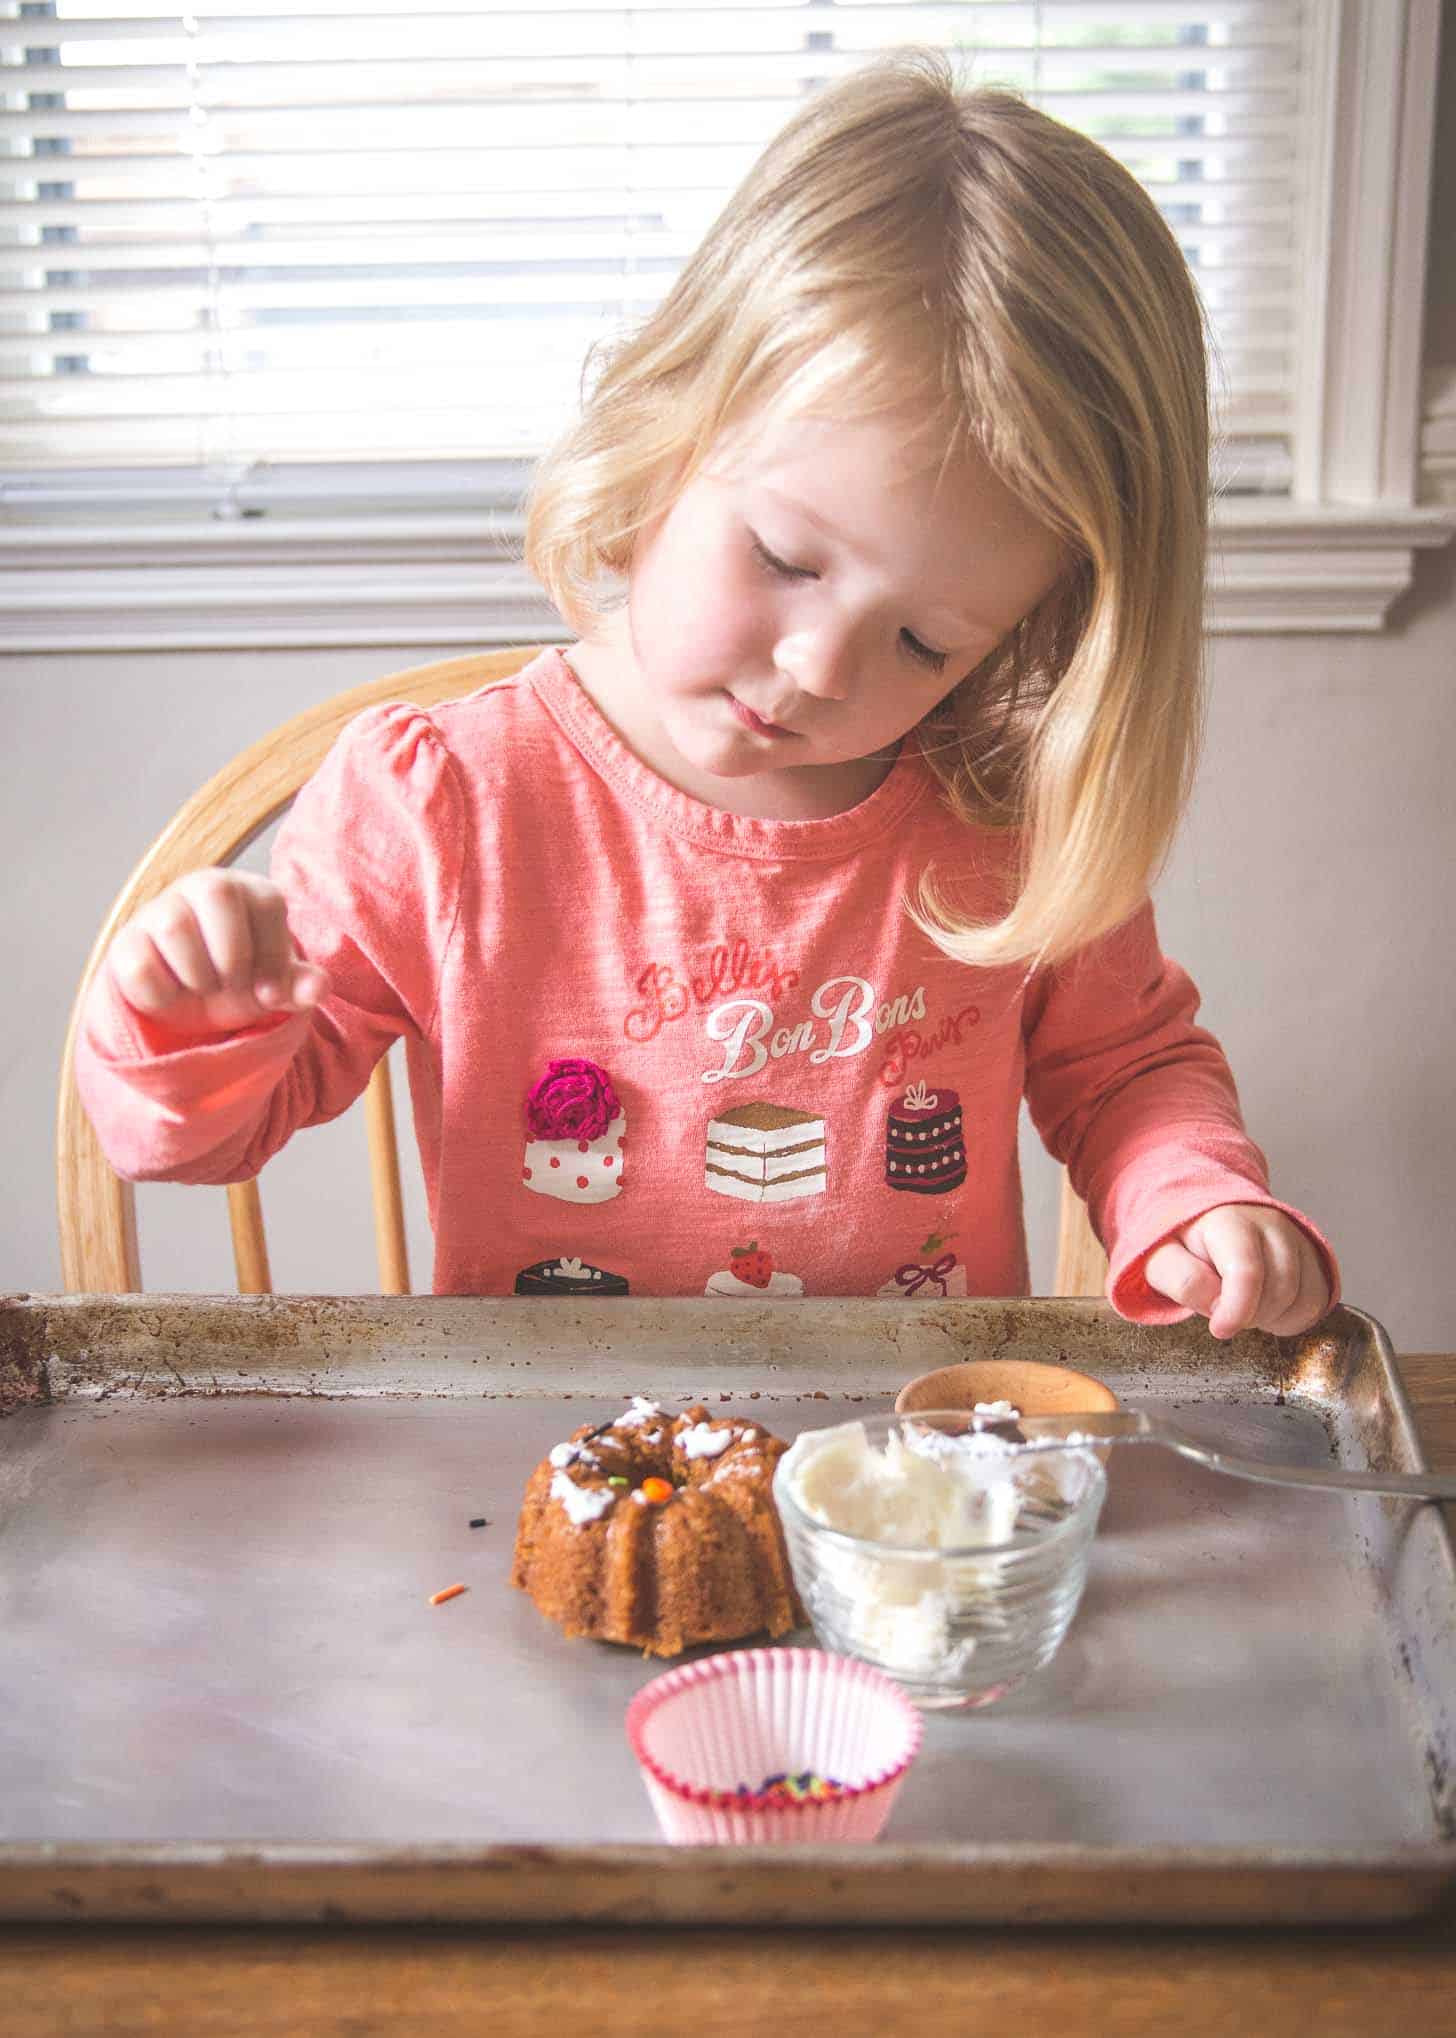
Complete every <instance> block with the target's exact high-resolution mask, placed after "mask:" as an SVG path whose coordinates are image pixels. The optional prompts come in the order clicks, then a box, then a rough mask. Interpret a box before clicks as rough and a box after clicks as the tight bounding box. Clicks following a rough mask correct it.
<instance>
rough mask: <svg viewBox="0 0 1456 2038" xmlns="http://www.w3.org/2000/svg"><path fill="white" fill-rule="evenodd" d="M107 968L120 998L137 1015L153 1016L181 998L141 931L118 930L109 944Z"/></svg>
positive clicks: (165, 968) (155, 949)
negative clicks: (137, 1013)
mask: <svg viewBox="0 0 1456 2038" xmlns="http://www.w3.org/2000/svg"><path fill="white" fill-rule="evenodd" d="M109 966H110V969H111V974H112V977H113V978H114V980H115V983H116V987H117V989H118V990H119V991H120V992H121V995H122V997H123V998H125V1000H126V1002H127V1003H128V1004H129V1005H131V1006H133V1007H134V1008H135V1009H136V1010H137V1011H138V1012H145V1013H147V1014H149V1015H152V1016H155V1015H156V1014H158V1013H162V1012H165V1011H166V1010H167V1008H168V1007H169V1006H170V1005H174V1004H175V1003H176V1002H177V999H178V998H179V997H181V996H183V995H184V993H183V990H182V986H181V985H180V984H179V983H178V981H177V979H176V977H175V976H174V975H173V974H172V972H171V970H170V969H168V967H167V965H166V963H165V962H164V961H163V960H162V957H161V956H160V954H159V953H158V952H157V947H156V944H155V943H154V942H153V940H152V938H151V936H150V935H149V934H148V933H147V932H146V930H145V928H142V927H138V926H136V925H132V926H130V927H123V928H122V930H121V932H120V934H118V935H117V937H116V939H115V941H114V942H113V943H112V945H111V954H110V957H109Z"/></svg>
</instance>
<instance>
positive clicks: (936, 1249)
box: [875, 1231, 966, 1302]
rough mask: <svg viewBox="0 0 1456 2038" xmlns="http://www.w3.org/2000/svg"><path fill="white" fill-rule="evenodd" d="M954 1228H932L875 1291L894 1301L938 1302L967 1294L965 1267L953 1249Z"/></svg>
mask: <svg viewBox="0 0 1456 2038" xmlns="http://www.w3.org/2000/svg"><path fill="white" fill-rule="evenodd" d="M954 1237H955V1233H954V1232H953V1231H946V1232H940V1231H932V1232H931V1234H930V1236H929V1237H928V1238H927V1239H926V1240H925V1242H924V1243H923V1244H922V1245H920V1246H918V1247H917V1248H916V1250H915V1252H914V1254H913V1255H912V1256H911V1258H909V1259H908V1260H906V1261H904V1262H903V1264H902V1265H900V1266H898V1267H896V1269H895V1271H894V1273H893V1274H892V1275H891V1277H890V1279H889V1280H888V1281H886V1282H885V1284H884V1286H883V1287H881V1288H877V1289H876V1290H875V1293H876V1294H877V1295H880V1296H884V1297H886V1298H887V1299H889V1300H891V1301H898V1302H909V1301H911V1300H912V1299H913V1300H914V1301H917V1302H939V1301H940V1300H941V1299H942V1297H944V1296H947V1295H959V1296H962V1297H963V1296H964V1295H965V1293H966V1270H965V1268H964V1267H963V1266H962V1265H961V1264H960V1262H959V1260H958V1259H957V1258H956V1255H955V1254H954V1252H952V1251H951V1250H950V1241H951V1240H952V1239H953V1238H954Z"/></svg>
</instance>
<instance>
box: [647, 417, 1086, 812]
mask: <svg viewBox="0 0 1456 2038" xmlns="http://www.w3.org/2000/svg"><path fill="white" fill-rule="evenodd" d="M921 445H922V446H923V441H922V442H921ZM1066 564H1067V558H1066V554H1065V552H1064V551H1063V549H1062V548H1061V547H1060V545H1059V544H1058V542H1057V541H1056V540H1055V539H1054V538H1053V537H1052V535H1051V534H1050V533H1049V532H1048V531H1047V530H1046V529H1045V528H1044V527H1043V526H1042V525H1040V524H1039V523H1037V522H1036V520H1035V519H1034V518H1033V517H1032V516H1031V515H1030V514H1029V513H1028V512H1027V511H1026V510H1025V509H1023V508H1022V506H1021V505H1020V504H1019V502H1018V501H1017V500H1016V498H1015V497H1014V496H1013V495H1012V494H1011V493H1010V492H1009V490H1007V489H1006V488H1005V487H1004V486H1003V484H1002V483H1001V482H1000V481H998V480H997V479H996V477H995V476H994V475H993V474H992V472H991V471H990V469H989V468H988V467H986V466H985V465H984V463H982V462H980V461H979V460H970V459H967V460H965V461H962V462H960V463H959V464H958V465H957V466H956V467H955V468H954V469H953V470H951V471H949V472H947V473H945V474H944V475H940V474H939V473H938V472H937V469H936V467H935V466H933V465H929V464H927V462H926V460H925V457H924V454H923V451H921V450H918V449H917V447H916V444H915V434H914V433H913V432H912V430H911V429H910V426H909V423H908V421H907V420H906V419H899V420H896V419H895V418H894V417H893V416H889V417H883V418H876V419H871V420H868V421H860V422H858V423H853V424H837V423H833V422H831V421H829V420H827V419H823V418H803V417H800V418H780V419H771V420H770V421H768V422H767V423H763V424H760V425H759V427H758V428H757V429H756V430H754V431H752V432H751V433H745V434H740V435H738V436H737V437H735V439H734V440H733V441H732V442H731V444H729V445H726V446H724V447H722V448H720V449H719V452H718V454H717V456H716V457H715V458H714V459H713V460H712V461H710V463H709V464H708V466H707V467H706V468H705V469H704V470H703V471H702V472H700V473H699V475H698V476H697V477H696V478H695V479H694V480H692V481H691V482H689V484H688V485H687V487H686V488H685V489H684V490H683V492H682V493H681V495H679V496H678V498H677V499H676V501H675V502H674V503H673V504H672V506H671V508H670V509H669V510H668V511H667V512H666V513H665V514H664V515H663V516H662V517H661V518H660V519H659V521H658V522H657V523H656V524H654V525H652V526H651V527H650V528H649V529H648V530H647V532H646V533H645V534H644V536H643V537H642V539H641V540H640V541H639V544H638V546H637V550H636V554H635V557H634V560H633V564H632V570H631V574H630V586H629V597H628V605H627V612H626V629H625V637H626V644H625V646H624V647H622V648H623V649H624V651H625V652H626V653H627V667H628V669H629V673H630V679H629V689H628V690H629V692H630V694H631V696H632V698H631V700H630V701H629V703H628V704H627V705H626V706H625V709H623V707H622V703H621V701H620V698H619V700H618V709H619V712H621V713H622V715H623V721H624V734H626V735H627V737H628V739H629V741H632V742H633V743H634V744H635V745H636V747H638V749H639V750H641V751H642V753H643V754H644V755H645V756H646V758H647V761H648V762H649V763H651V764H652V765H653V766H654V767H655V768H656V769H657V770H659V771H661V772H662V773H663V775H664V776H666V777H668V778H669V779H670V780H672V781H673V782H675V783H677V784H678V785H680V786H682V787H683V788H684V789H685V790H687V791H690V792H693V793H695V794H697V795H698V796H699V797H703V798H706V799H708V800H709V801H710V802H714V803H716V804H719V805H723V806H729V807H732V808H735V809H737V810H738V811H748V812H755V813H762V814H775V813H777V814H780V815H783V816H785V817H788V816H792V815H796V814H800V815H802V814H807V813H815V812H835V811H838V810H839V809H840V808H841V807H843V806H848V805H852V804H854V803H855V801H856V800H858V799H861V798H863V797H864V796H865V795H866V793H867V792H868V791H869V790H870V789H871V788H872V787H873V786H874V785H875V784H877V783H878V781H879V779H880V778H881V777H883V775H884V772H885V770H886V769H887V768H888V765H887V753H893V748H894V745H895V744H896V742H897V741H898V740H899V738H900V737H902V736H903V735H904V734H905V733H906V731H907V730H909V729H912V728H914V726H915V725H916V723H917V722H919V721H920V720H921V719H922V718H923V717H924V716H925V715H926V714H927V713H928V712H929V710H930V709H932V708H933V707H935V706H936V704H937V703H938V702H939V701H941V700H942V699H944V697H945V695H946V694H948V693H949V692H950V691H951V690H952V688H953V687H955V686H956V685H957V684H958V683H959V682H960V681H961V680H962V679H964V678H965V676H966V675H967V673H969V672H970V671H971V670H972V669H973V668H974V667H975V666H976V665H978V664H979V663H980V662H981V660H982V659H983V658H985V657H986V656H987V654H988V653H989V652H991V651H992V650H994V649H995V647H996V645H997V644H998V643H999V642H1000V640H1001V639H1002V638H1003V637H1004V636H1005V635H1006V634H1007V633H1008V631H1010V630H1011V629H1012V628H1013V627H1014V626H1015V624H1016V623H1018V622H1019V621H1020V620H1021V618H1022V617H1023V616H1025V615H1026V614H1027V613H1028V611H1029V610H1031V609H1032V608H1034V607H1035V606H1036V604H1037V603H1038V602H1039V601H1040V600H1041V599H1042V597H1043V596H1044V595H1045V594H1046V593H1047V592H1048V590H1049V589H1050V588H1051V587H1052V585H1053V583H1054V582H1055V581H1056V579H1057V578H1058V576H1059V575H1060V573H1061V572H1062V571H1063V569H1064V568H1065V566H1066ZM725 780H731V781H744V780H747V781H750V782H751V783H750V784H748V785H740V786H735V787H733V788H731V789H730V788H729V787H727V786H725V785H723V784H722V781H725Z"/></svg>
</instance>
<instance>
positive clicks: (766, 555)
mask: <svg viewBox="0 0 1456 2038" xmlns="http://www.w3.org/2000/svg"><path fill="white" fill-rule="evenodd" d="M748 537H749V542H750V543H751V544H752V546H753V556H754V558H755V559H756V560H757V561H758V563H759V565H760V566H762V567H763V568H764V570H765V571H766V572H768V573H771V574H772V575H773V576H774V578H775V579H776V580H817V579H818V578H819V576H818V574H817V573H816V572H815V571H814V569H813V567H812V566H791V565H790V564H789V562H788V560H787V559H781V558H780V557H779V555H778V553H777V552H771V551H770V550H769V548H768V546H767V545H765V544H764V542H763V540H762V538H760V537H759V535H758V533H757V531H752V530H751V531H749V533H748Z"/></svg>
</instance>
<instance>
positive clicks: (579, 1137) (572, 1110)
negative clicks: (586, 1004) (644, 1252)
mask: <svg viewBox="0 0 1456 2038" xmlns="http://www.w3.org/2000/svg"><path fill="white" fill-rule="evenodd" d="M626 1132H627V1116H626V1113H625V1112H624V1111H623V1109H622V1105H621V1101H620V1099H619V1098H618V1096H617V1092H616V1090H615V1089H614V1088H613V1087H612V1079H611V1077H610V1076H609V1075H608V1074H607V1072H606V1070H605V1069H604V1068H601V1067H599V1065H598V1064H597V1063H596V1062H594V1061H583V1060H581V1059H573V1058H567V1059H563V1060H560V1061H550V1062H547V1064H546V1073H545V1075H543V1076H542V1077H541V1079H540V1081H539V1082H538V1083H536V1084H535V1085H534V1086H533V1088H532V1089H531V1091H530V1093H529V1094H528V1096H527V1098H526V1134H527V1137H526V1158H525V1164H524V1166H523V1167H522V1170H521V1181H522V1183H523V1185H524V1186H525V1187H526V1188H528V1189H534V1190H535V1192H536V1194H537V1195H538V1196H555V1197H558V1198H559V1199H560V1201H561V1202H563V1203H605V1202H606V1201H607V1200H608V1198H609V1197H612V1196H615V1195H617V1194H619V1193H620V1191H621V1187H622V1141H623V1139H624V1138H625V1137H626Z"/></svg>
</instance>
